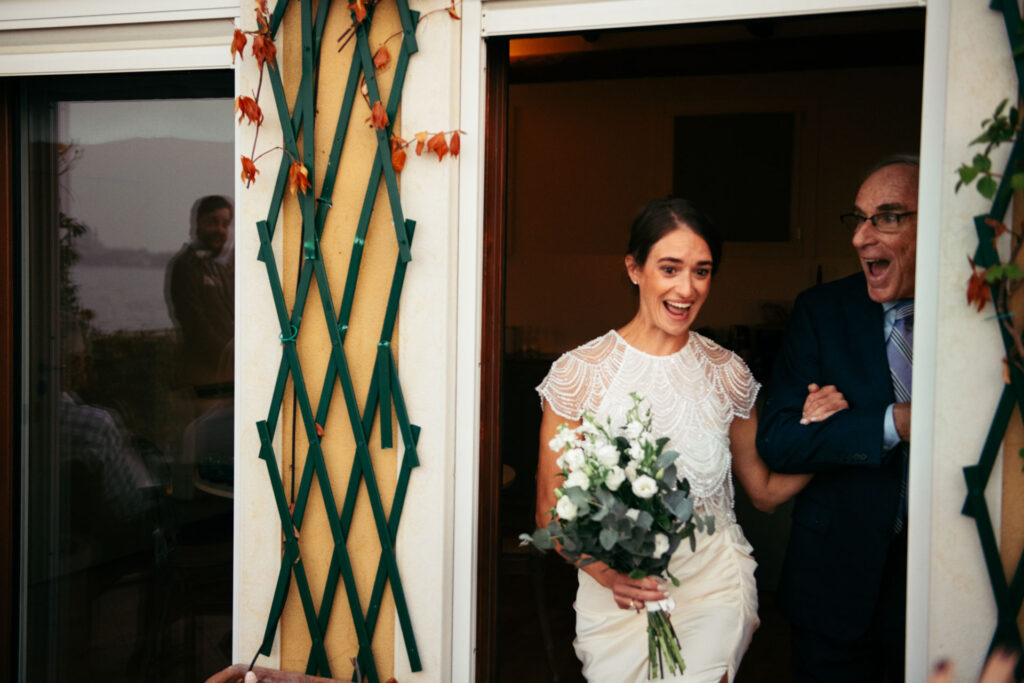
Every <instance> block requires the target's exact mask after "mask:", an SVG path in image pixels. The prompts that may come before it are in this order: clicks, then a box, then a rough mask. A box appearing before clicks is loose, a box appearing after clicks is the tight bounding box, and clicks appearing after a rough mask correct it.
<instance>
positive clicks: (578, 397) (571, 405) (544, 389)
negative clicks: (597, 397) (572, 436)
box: [537, 351, 590, 420]
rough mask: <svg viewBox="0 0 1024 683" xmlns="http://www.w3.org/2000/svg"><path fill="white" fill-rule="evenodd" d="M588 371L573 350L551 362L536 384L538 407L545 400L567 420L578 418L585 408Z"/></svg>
mask: <svg viewBox="0 0 1024 683" xmlns="http://www.w3.org/2000/svg"><path fill="white" fill-rule="evenodd" d="M589 375H590V373H589V372H588V367H587V363H584V362H583V361H582V360H581V359H580V358H578V357H577V356H576V355H574V354H573V352H571V351H570V352H569V353H565V354H562V356H561V357H560V358H559V359H558V360H556V361H555V362H554V363H552V364H551V369H550V370H549V371H548V374H547V376H546V377H544V380H543V381H542V382H541V383H540V384H538V385H537V393H538V394H539V395H540V409H541V410H544V402H545V401H547V403H548V405H549V406H551V409H552V410H553V411H555V413H557V414H558V415H559V416H561V417H564V418H565V419H567V420H579V419H581V418H582V416H583V411H584V410H585V404H586V395H587V393H588V392H587V387H588V385H589V384H590V376H589Z"/></svg>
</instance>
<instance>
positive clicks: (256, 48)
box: [252, 34, 277, 69]
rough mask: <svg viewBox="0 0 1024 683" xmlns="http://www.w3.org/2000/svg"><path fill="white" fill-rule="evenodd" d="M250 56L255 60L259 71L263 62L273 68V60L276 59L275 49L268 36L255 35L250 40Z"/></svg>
mask: <svg viewBox="0 0 1024 683" xmlns="http://www.w3.org/2000/svg"><path fill="white" fill-rule="evenodd" d="M252 54H253V56H254V57H255V58H256V64H257V66H259V67H260V68H261V69H262V68H263V63H264V62H270V66H271V67H273V66H274V59H275V58H276V57H277V47H276V46H275V45H274V41H272V40H271V39H270V37H269V36H265V35H263V34H257V35H255V36H253V38H252Z"/></svg>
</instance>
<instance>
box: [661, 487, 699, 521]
mask: <svg viewBox="0 0 1024 683" xmlns="http://www.w3.org/2000/svg"><path fill="white" fill-rule="evenodd" d="M661 502H662V503H663V504H664V505H665V507H667V508H668V509H669V511H670V512H671V513H672V514H674V515H675V516H676V517H678V518H679V519H681V520H684V521H685V520H687V519H689V518H690V516H691V515H692V514H693V501H692V500H690V499H689V498H688V497H687V496H686V494H685V493H683V492H682V491H681V490H679V489H676V490H675V491H669V492H668V493H666V494H665V495H664V496H662V498H661Z"/></svg>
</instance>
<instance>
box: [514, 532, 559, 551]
mask: <svg viewBox="0 0 1024 683" xmlns="http://www.w3.org/2000/svg"><path fill="white" fill-rule="evenodd" d="M523 536H526V534H523ZM520 538H522V536H521V537H520ZM530 540H531V541H533V545H535V546H536V547H537V548H538V549H540V550H551V548H553V547H554V545H555V544H554V543H552V542H551V533H550V532H549V531H548V530H547V529H537V530H536V531H534V532H533V537H532V538H530Z"/></svg>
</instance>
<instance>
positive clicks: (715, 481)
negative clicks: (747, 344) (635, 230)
mask: <svg viewBox="0 0 1024 683" xmlns="http://www.w3.org/2000/svg"><path fill="white" fill-rule="evenodd" d="M760 386H761V385H760V384H758V383H757V381H756V380H755V379H754V377H753V375H751V373H750V369H749V368H747V366H746V364H745V363H744V362H743V361H742V360H741V359H740V357H739V356H737V355H736V354H734V353H733V352H732V351H729V350H728V349H724V348H722V347H721V346H719V345H718V344H716V343H715V342H713V341H711V340H710V339H708V338H706V337H703V336H701V335H699V334H697V333H696V332H690V338H689V341H688V342H687V344H686V346H684V347H683V348H682V349H680V350H679V351H677V352H676V353H674V354H671V355H668V356H652V355H650V354H647V353H644V352H643V351H640V350H638V349H635V348H633V347H632V346H630V345H629V344H628V343H627V342H626V341H625V340H624V339H623V338H622V337H621V336H619V334H618V332H616V331H614V330H612V331H610V332H608V333H606V334H604V335H603V336H601V337H598V338H597V339H594V340H593V341H590V342H587V343H586V344H584V345H583V346H580V347H578V348H576V349H573V350H572V351H569V352H568V353H565V354H563V355H562V356H561V357H560V358H559V359H558V360H557V361H555V362H554V364H553V365H552V366H551V370H550V371H549V372H548V374H547V377H545V378H544V381H543V382H541V383H540V385H539V386H538V387H537V392H538V393H539V394H540V396H541V404H542V406H543V402H544V401H547V402H548V404H549V405H550V406H551V408H552V410H554V411H555V412H556V413H557V414H558V415H561V416H562V417H564V418H566V419H569V420H578V419H580V417H581V415H582V414H583V412H584V411H586V412H588V413H590V414H592V415H594V416H595V417H596V418H597V419H598V420H599V421H601V422H604V421H605V419H606V418H608V417H610V418H611V420H612V424H613V425H615V426H618V425H622V424H624V423H625V417H626V411H627V410H629V407H630V405H631V399H630V397H629V394H630V392H636V393H638V394H640V395H641V396H643V397H644V398H645V399H646V400H647V402H648V404H649V405H650V408H651V415H652V425H651V426H652V430H653V432H654V435H655V436H656V437H662V436H667V437H669V439H670V441H669V443H668V445H667V446H666V448H667V449H670V450H674V451H677V452H678V453H679V454H680V455H681V456H682V457H681V458H680V459H679V461H677V462H680V463H682V464H683V465H682V470H683V471H682V474H683V476H685V477H686V478H687V479H688V480H689V482H690V491H691V495H692V496H693V499H694V508H695V510H696V511H697V512H698V513H700V514H704V515H706V514H711V515H714V516H715V519H716V521H717V522H718V523H719V524H722V523H723V522H726V521H730V522H735V521H736V516H735V513H734V511H733V504H734V499H735V498H734V489H733V481H732V467H731V463H732V458H731V455H730V452H729V425H730V423H731V422H732V420H733V418H734V417H744V418H746V417H749V416H750V411H751V409H752V408H753V406H754V400H755V399H756V398H757V391H758V389H759V388H760Z"/></svg>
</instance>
